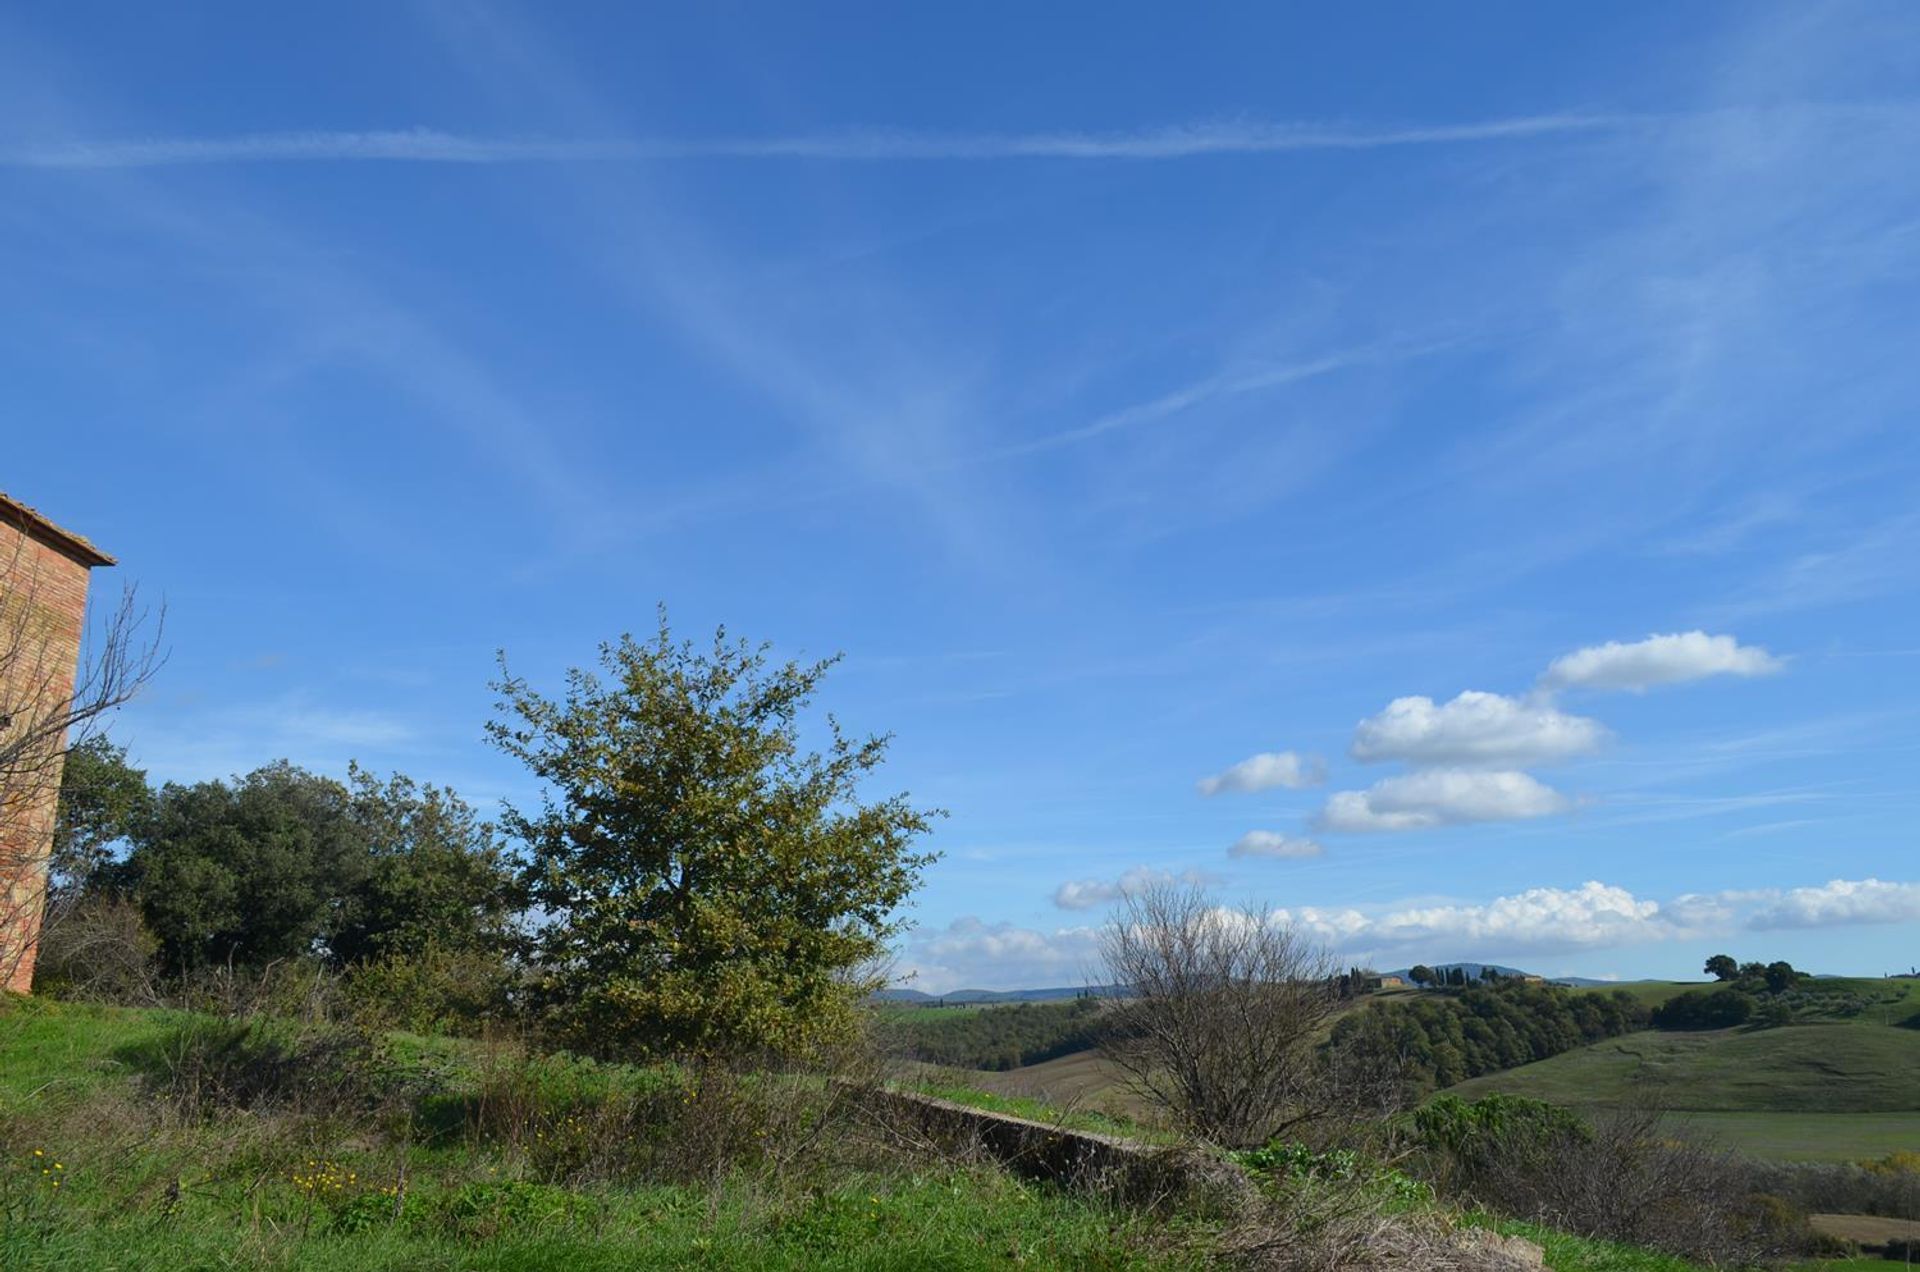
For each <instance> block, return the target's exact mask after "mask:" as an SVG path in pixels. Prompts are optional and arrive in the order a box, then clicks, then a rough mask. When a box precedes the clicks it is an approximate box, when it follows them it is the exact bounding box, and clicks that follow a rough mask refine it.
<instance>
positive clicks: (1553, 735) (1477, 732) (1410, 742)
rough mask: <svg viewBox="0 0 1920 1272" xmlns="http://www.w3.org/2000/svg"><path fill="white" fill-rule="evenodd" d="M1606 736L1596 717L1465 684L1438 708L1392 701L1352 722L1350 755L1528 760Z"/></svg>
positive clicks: (1424, 760)
mask: <svg viewBox="0 0 1920 1272" xmlns="http://www.w3.org/2000/svg"><path fill="white" fill-rule="evenodd" d="M1606 738H1607V731H1606V729H1605V728H1604V727H1603V726H1602V725H1601V724H1600V722H1599V721H1597V720H1590V719H1588V718H1586V717H1585V716H1576V715H1568V714H1566V713H1565V712H1563V711H1559V710H1557V709H1555V708H1554V707H1553V706H1552V705H1551V704H1549V703H1544V702H1539V703H1529V702H1522V701H1519V700H1518V699H1515V698H1509V697H1506V696H1504V695H1502V694H1497V693H1482V692H1479V691H1477V690H1472V689H1469V690H1467V691H1466V692H1465V693H1462V694H1460V695H1459V696H1458V697H1456V698H1454V700H1453V701H1451V702H1448V703H1446V704H1444V705H1436V704H1435V703H1434V701H1433V699H1432V698H1427V697H1418V696H1416V697H1410V698H1395V699H1394V700H1393V701H1392V702H1390V703H1388V704H1387V707H1386V710H1384V711H1382V712H1381V713H1380V714H1379V715H1376V716H1371V717H1369V718H1367V719H1365V720H1362V721H1361V722H1360V723H1359V725H1358V726H1356V727H1355V729H1354V732H1353V745H1352V748H1351V753H1352V755H1353V758H1354V759H1356V760H1361V761H1365V762H1373V761H1378V760H1405V761H1407V762H1408V763H1410V764H1418V765H1427V764H1493V765H1511V764H1533V763H1540V762H1544V761H1549V760H1563V759H1567V758H1569V757H1571V756H1575V755H1585V754H1587V753H1588V752H1591V751H1594V750H1597V749H1598V748H1599V746H1600V745H1601V743H1603V742H1604V741H1606Z"/></svg>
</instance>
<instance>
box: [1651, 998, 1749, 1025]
mask: <svg viewBox="0 0 1920 1272" xmlns="http://www.w3.org/2000/svg"><path fill="white" fill-rule="evenodd" d="M1755 1006H1756V1004H1755V1002H1754V998H1753V995H1751V994H1747V993H1742V992H1741V991H1740V990H1737V989H1716V990H1711V991H1705V990H1698V989H1690V990H1688V991H1687V992H1686V993H1684V994H1676V995H1675V996H1674V997H1672V998H1669V999H1668V1000H1667V1001H1666V1002H1664V1003H1661V1004H1660V1005H1659V1006H1658V1007H1656V1008H1654V1009H1653V1015H1652V1016H1651V1017H1650V1022H1651V1023H1652V1025H1653V1027H1654V1028H1655V1029H1731V1028H1732V1027H1734V1026H1735V1025H1744V1024H1746V1023H1747V1021H1748V1020H1749V1019H1751V1018H1752V1016H1753V1012H1754V1007H1755Z"/></svg>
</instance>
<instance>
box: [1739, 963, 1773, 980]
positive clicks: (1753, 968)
mask: <svg viewBox="0 0 1920 1272" xmlns="http://www.w3.org/2000/svg"><path fill="white" fill-rule="evenodd" d="M1766 978H1767V968H1766V964H1764V963H1742V964H1740V975H1739V977H1738V978H1737V979H1739V980H1743V981H1763V980H1765V979H1766Z"/></svg>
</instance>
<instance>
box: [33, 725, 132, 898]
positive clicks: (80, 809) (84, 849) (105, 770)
mask: <svg viewBox="0 0 1920 1272" xmlns="http://www.w3.org/2000/svg"><path fill="white" fill-rule="evenodd" d="M152 807H153V792H152V790H150V789H149V788H148V786H147V775H146V773H145V772H144V771H143V770H141V769H137V768H134V767H133V766H132V765H131V764H129V763H127V748H125V747H123V746H115V745H114V744H113V743H112V742H111V741H109V740H108V739H107V737H106V736H105V735H104V734H96V735H94V736H93V737H90V738H87V739H85V740H84V741H82V742H80V743H78V744H77V745H75V746H74V747H73V749H72V750H70V751H68V752H67V758H66V764H65V766H64V767H63V768H62V770H61V773H60V802H59V806H58V811H57V812H56V814H55V817H54V825H53V856H52V858H51V860H50V861H49V863H48V866H49V871H50V877H49V880H48V893H49V899H50V900H54V901H58V900H59V899H61V898H69V897H74V896H77V895H78V894H79V893H81V892H83V891H85V890H86V887H87V885H88V883H89V882H90V881H92V880H93V878H94V877H95V875H96V874H98V873H99V872H100V871H101V870H102V869H103V868H104V867H105V866H106V865H107V863H108V862H109V861H111V860H112V857H113V846H114V845H115V844H117V843H121V842H123V841H124V840H126V839H127V838H128V837H129V836H130V835H131V834H132V833H133V831H134V829H135V827H136V826H138V825H139V824H140V822H141V820H142V819H143V818H144V817H146V816H147V814H148V813H149V811H150V810H151V809H152Z"/></svg>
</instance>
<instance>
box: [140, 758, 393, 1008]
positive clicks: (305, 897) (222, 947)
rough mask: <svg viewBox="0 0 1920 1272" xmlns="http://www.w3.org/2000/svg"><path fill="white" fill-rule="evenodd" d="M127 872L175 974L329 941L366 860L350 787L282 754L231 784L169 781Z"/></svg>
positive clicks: (304, 950)
mask: <svg viewBox="0 0 1920 1272" xmlns="http://www.w3.org/2000/svg"><path fill="white" fill-rule="evenodd" d="M125 873H126V875H127V877H128V879H129V881H130V884H131V887H132V890H133V892H134V893H135V895H136V896H138V898H139V900H140V906H141V909H142V911H143V912H144V914H145V916H146V920H147V925H148V926H149V927H150V928H151V929H152V930H153V932H154V935H155V936H157V937H158V938H159V941H160V957H161V960H162V962H163V964H164V966H165V967H166V968H167V969H168V970H169V971H173V972H188V971H192V970H194V969H196V968H201V967H207V966H210V965H218V964H230V965H232V966H235V967H241V968H251V967H261V966H264V965H266V964H268V963H271V962H274V961H276V960H280V959H289V958H299V957H301V956H303V955H308V954H312V953H314V952H316V951H317V950H319V949H321V948H323V947H324V943H325V940H326V938H327V936H328V935H329V928H330V925H331V924H332V922H333V921H334V919H335V917H336V916H337V915H338V914H339V912H340V910H341V908H342V899H343V898H344V897H345V896H347V895H349V894H351V893H352V892H353V891H354V890H356V889H357V888H358V887H359V886H360V885H361V884H362V883H363V882H364V881H365V879H366V875H367V860H366V853H365V850H364V845H363V841H362V838H361V836H360V835H359V833H358V827H357V825H356V823H355V821H354V818H353V814H352V806H351V799H350V796H349V794H348V791H347V788H346V787H344V786H342V785H341V784H340V783H339V782H336V781H333V780H331V779H329V778H324V777H317V776H315V775H314V774H312V773H309V772H307V771H306V770H305V769H301V768H297V767H295V766H294V765H292V764H289V763H287V762H286V761H284V760H283V761H279V762H277V763H274V764H269V765H267V766H265V767H263V768H259V769H255V770H254V771H253V772H252V773H249V774H247V775H246V776H245V777H242V778H239V779H237V780H236V781H235V782H234V783H233V784H232V785H229V784H227V783H226V782H220V781H211V782H200V783H197V784H195V785H192V786H178V785H175V784H173V783H168V784H167V786H165V787H164V788H162V789H161V791H160V793H159V796H158V797H157V799H156V803H155V808H154V811H153V815H152V816H151V817H150V818H149V819H148V821H147V824H146V825H145V826H143V827H142V828H141V830H140V832H139V834H138V835H137V836H136V839H135V843H134V848H133V852H132V853H131V855H130V856H129V857H128V859H127V861H126V863H125Z"/></svg>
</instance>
